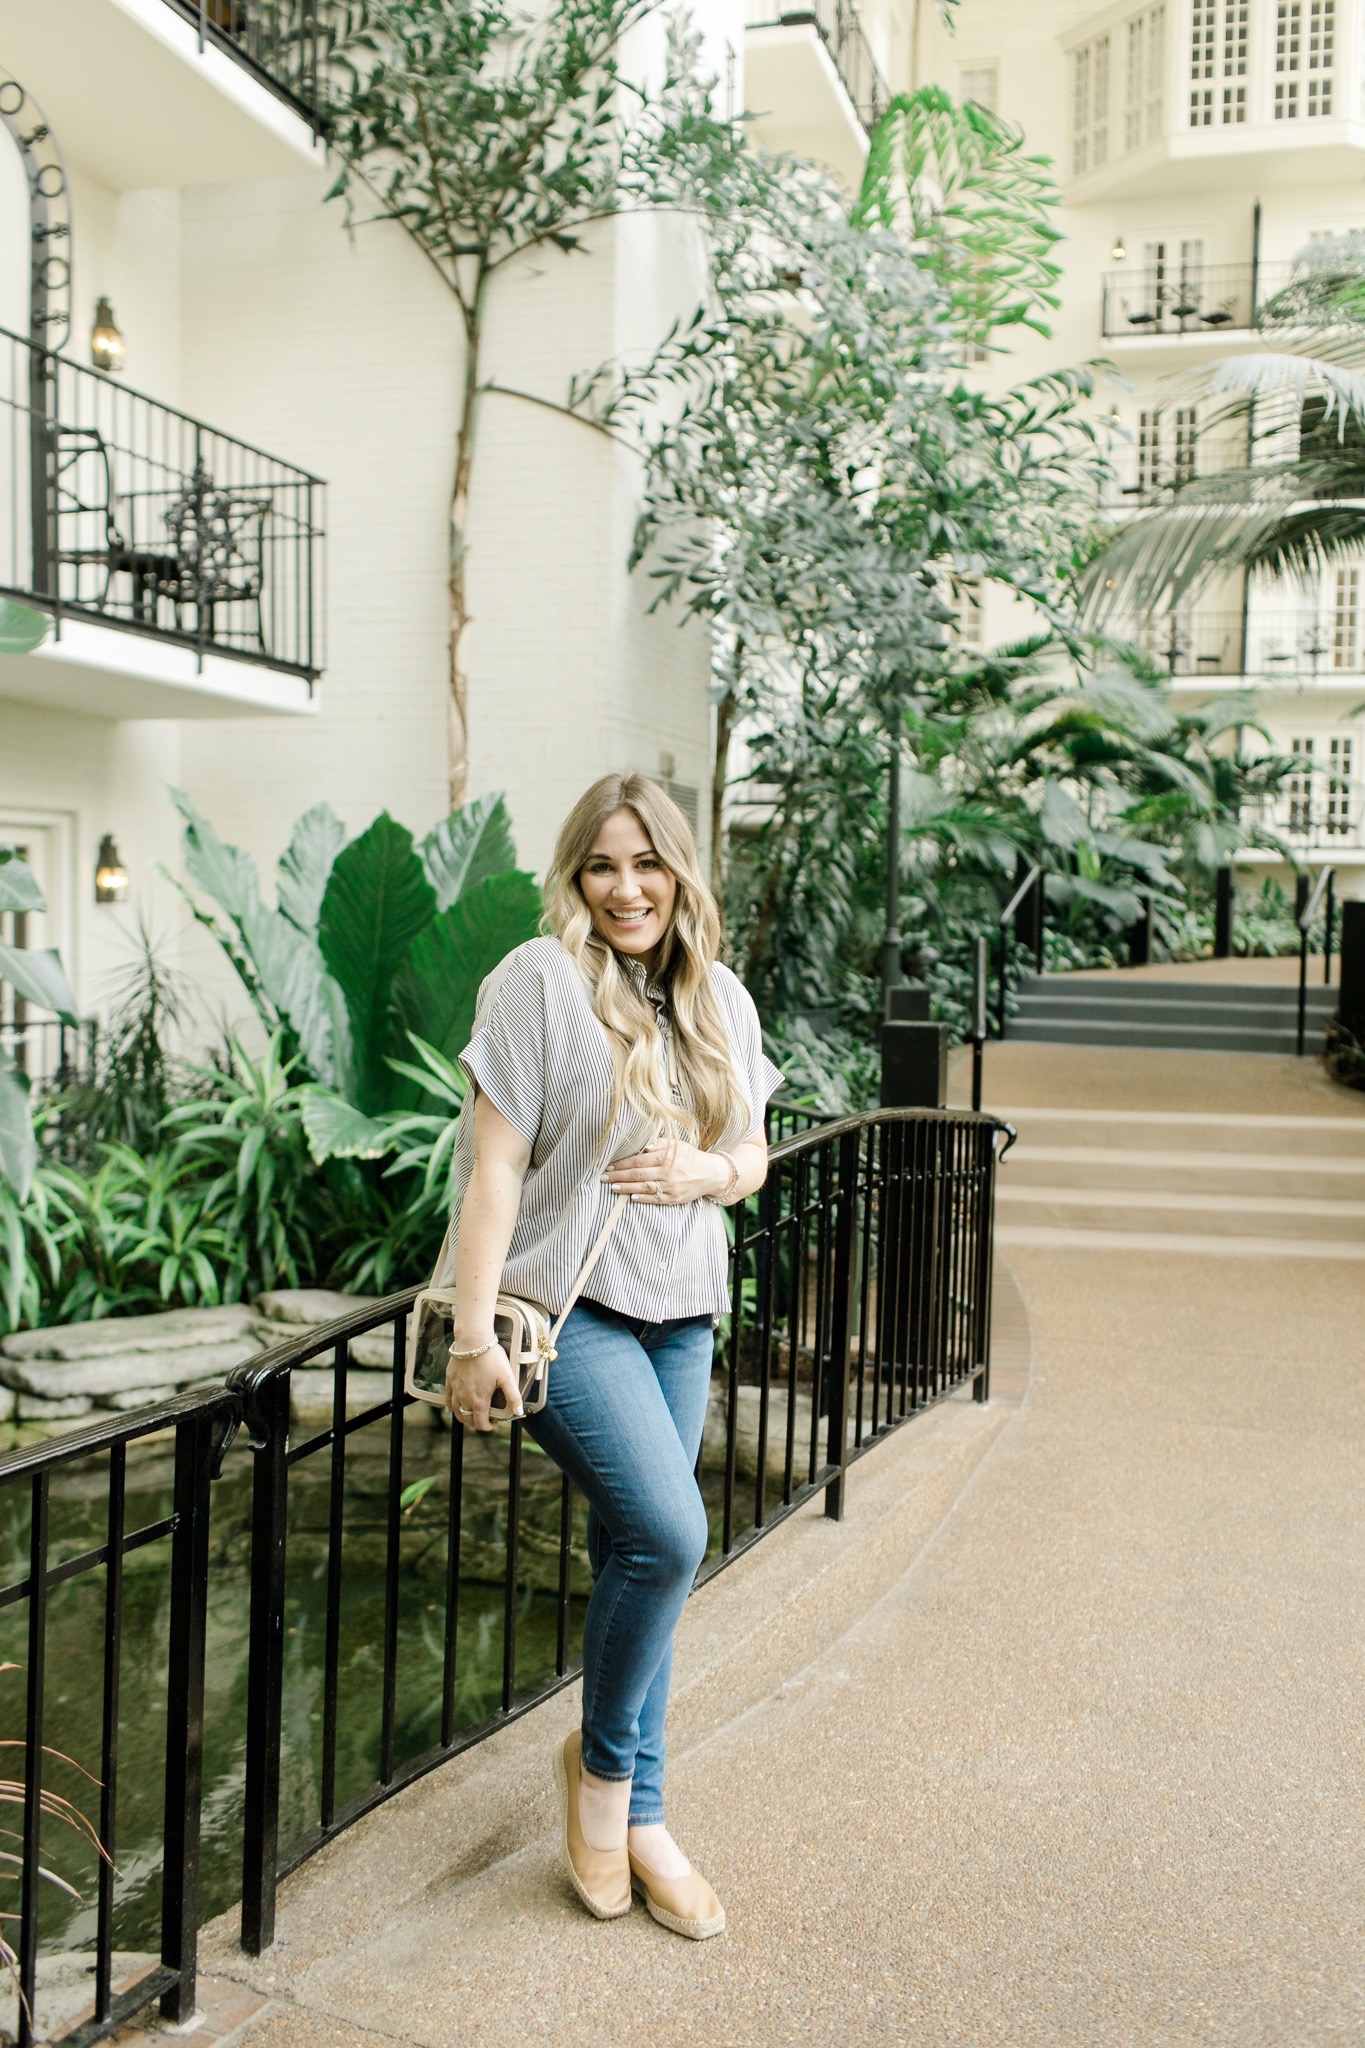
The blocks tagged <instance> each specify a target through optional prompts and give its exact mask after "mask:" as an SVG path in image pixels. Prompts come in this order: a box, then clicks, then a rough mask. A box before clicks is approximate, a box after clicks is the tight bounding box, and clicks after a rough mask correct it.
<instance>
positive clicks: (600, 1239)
mask: <svg viewBox="0 0 1365 2048" xmlns="http://www.w3.org/2000/svg"><path fill="white" fill-rule="evenodd" d="M629 1201H630V1196H629V1195H618V1196H617V1197H616V1200H615V1201H614V1202H613V1203H612V1207H611V1214H610V1216H608V1218H607V1220H606V1222H605V1223H604V1224H603V1225H602V1228H601V1229H600V1230H599V1231H598V1233H597V1237H596V1239H595V1240H594V1243H593V1246H592V1249H591V1251H590V1252H589V1253H588V1256H587V1258H586V1259H584V1261H583V1263H582V1265H581V1266H580V1267H579V1269H578V1278H577V1279H576V1280H575V1281H574V1284H573V1286H572V1287H571V1288H570V1289H569V1298H568V1300H567V1301H566V1302H565V1304H564V1306H563V1308H562V1309H561V1310H560V1311H559V1314H558V1315H557V1316H556V1317H555V1321H554V1326H553V1328H552V1329H551V1331H550V1342H551V1344H554V1343H556V1342H557V1341H558V1337H559V1333H560V1331H561V1330H562V1329H563V1327H564V1325H565V1323H567V1321H568V1320H569V1311H570V1309H572V1308H573V1307H574V1306H575V1304H576V1303H577V1301H578V1297H579V1295H580V1294H581V1293H582V1292H583V1289H584V1288H585V1287H586V1286H587V1284H588V1280H589V1278H590V1276H591V1274H592V1269H593V1267H594V1266H595V1265H596V1264H597V1261H598V1260H599V1259H600V1258H601V1256H602V1254H603V1252H604V1251H605V1250H606V1248H607V1241H608V1239H609V1238H610V1236H611V1234H612V1232H613V1230H615V1228H616V1226H617V1224H618V1223H619V1222H620V1221H621V1218H622V1216H623V1215H624V1214H625V1211H626V1207H627V1205H628V1203H629Z"/></svg>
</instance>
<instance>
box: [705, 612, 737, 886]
mask: <svg viewBox="0 0 1365 2048" xmlns="http://www.w3.org/2000/svg"><path fill="white" fill-rule="evenodd" d="M742 660H743V642H742V641H741V642H737V643H736V646H735V656H734V661H733V662H732V664H731V669H730V677H731V680H730V685H729V688H728V689H726V690H725V692H724V693H723V695H722V696H721V699H720V702H719V703H718V704H717V706H716V758H715V761H714V763H713V765H712V768H711V892H712V894H713V895H714V897H715V899H716V901H717V903H719V904H720V906H721V917H722V920H723V919H724V916H725V790H726V786H727V784H728V781H729V776H730V741H731V739H732V738H733V736H734V730H735V705H736V703H737V701H738V698H739V688H738V684H739V671H740V664H741V662H742Z"/></svg>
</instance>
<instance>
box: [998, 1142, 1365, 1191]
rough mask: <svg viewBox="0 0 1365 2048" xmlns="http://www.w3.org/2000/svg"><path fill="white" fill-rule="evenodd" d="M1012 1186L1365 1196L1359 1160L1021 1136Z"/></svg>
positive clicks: (1364, 1164)
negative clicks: (1076, 1142) (1072, 1142)
mask: <svg viewBox="0 0 1365 2048" xmlns="http://www.w3.org/2000/svg"><path fill="white" fill-rule="evenodd" d="M1006 1173H1007V1175H1008V1179H1009V1184H1010V1186H1011V1187H1017V1186H1021V1185H1022V1186H1028V1187H1051V1188H1059V1189H1065V1188H1111V1189H1116V1188H1126V1189H1142V1190H1147V1191H1150V1190H1157V1191H1159V1190H1162V1189H1165V1190H1169V1191H1170V1192H1172V1193H1175V1194H1185V1195H1195V1194H1198V1195H1267V1196H1279V1195H1293V1196H1306V1197H1309V1198H1310V1199H1318V1200H1327V1201H1347V1202H1350V1201H1357V1202H1358V1201H1365V1148H1363V1149H1362V1151H1361V1155H1360V1157H1359V1158H1358V1159H1336V1158H1331V1157H1327V1158H1320V1159H1314V1158H1307V1159H1305V1158H1303V1157H1302V1156H1301V1155H1299V1154H1298V1153H1294V1152H1239V1153H1232V1154H1229V1153H1226V1152H1216V1153H1214V1154H1212V1155H1210V1154H1209V1153H1206V1152H1194V1151H1185V1150H1175V1149H1172V1148H1169V1147H1157V1146H1148V1147H1141V1146H1138V1147H1132V1148H1128V1149H1125V1148H1123V1147H1121V1146H1117V1145H1106V1146H1102V1147H1101V1146H1095V1145H1037V1144H1034V1143H1033V1142H1032V1141H1031V1139H1029V1140H1024V1139H1021V1140H1020V1142H1019V1144H1018V1145H1017V1146H1016V1147H1015V1148H1014V1150H1013V1151H1012V1152H1011V1153H1010V1156H1009V1159H1008V1161H1007V1162H1006Z"/></svg>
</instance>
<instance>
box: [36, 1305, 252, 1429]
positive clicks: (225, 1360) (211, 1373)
mask: <svg viewBox="0 0 1365 2048" xmlns="http://www.w3.org/2000/svg"><path fill="white" fill-rule="evenodd" d="M153 1320H159V1318H153ZM96 1327H98V1326H96ZM31 1334H34V1335H46V1334H47V1332H46V1331H43V1332H33V1333H31ZM7 1341H9V1342H13V1339H9V1340H7ZM261 1348H262V1347H261V1340H260V1338H259V1337H257V1336H254V1335H250V1334H248V1335H245V1336H243V1337H240V1338H238V1339H237V1340H236V1341H235V1342H234V1343H231V1344H196V1345H194V1346H192V1347H190V1348H189V1349H187V1350H183V1351H171V1350H165V1351H161V1350H157V1351H151V1352H139V1351H119V1352H116V1353H115V1354H114V1355H113V1356H112V1357H107V1358H100V1357H92V1356H87V1357H83V1358H76V1359H72V1360H70V1361H69V1362H65V1363H60V1362H58V1361H57V1360H53V1359H43V1358H39V1359H35V1360H33V1362H32V1363H29V1362H28V1361H21V1360H19V1359H16V1358H11V1357H9V1356H7V1355H6V1354H4V1353H3V1352H0V1384H3V1385H4V1386H7V1387H17V1388H18V1390H19V1392H20V1393H21V1394H33V1395H37V1396H39V1397H40V1398H41V1399H43V1400H45V1401H48V1402H51V1401H65V1400H71V1399H75V1398H77V1397H80V1396H87V1397H89V1398H90V1399H92V1400H95V1401H98V1402H99V1403H100V1404H101V1405H102V1406H107V1405H109V1404H110V1403H111V1402H112V1401H113V1398H114V1396H116V1395H123V1394H131V1393H132V1392H134V1390H136V1389H139V1388H146V1389H150V1391H148V1392H146V1393H144V1394H141V1395H139V1399H143V1400H148V1401H153V1400H159V1399H161V1398H162V1396H163V1394H165V1393H174V1392H175V1391H176V1389H177V1388H178V1387H183V1386H190V1385H193V1384H194V1383H195V1382H197V1381H199V1380H213V1379H223V1378H225V1377H226V1375H227V1374H228V1373H230V1372H231V1370H232V1368H233V1366H234V1365H242V1364H244V1363H245V1361H246V1360H247V1359H248V1358H256V1357H259V1355H260V1352H261ZM118 1405H119V1406H120V1407H126V1406H132V1407H136V1406H137V1402H136V1401H133V1402H131V1403H130V1402H123V1401H120V1402H119V1404H118Z"/></svg>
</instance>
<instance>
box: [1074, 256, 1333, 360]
mask: <svg viewBox="0 0 1365 2048" xmlns="http://www.w3.org/2000/svg"><path fill="white" fill-rule="evenodd" d="M1294 274H1295V273H1294V266H1293V265H1292V264H1290V263H1261V264H1256V263H1203V262H1199V261H1196V260H1192V259H1191V260H1187V261H1186V262H1184V263H1183V264H1182V263H1181V262H1180V260H1179V259H1178V258H1176V259H1174V260H1172V261H1171V262H1169V263H1165V264H1149V265H1147V266H1146V267H1145V268H1141V267H1139V268H1134V269H1131V270H1130V269H1123V270H1111V271H1108V272H1107V273H1106V275H1105V278H1104V287H1103V291H1104V296H1103V303H1102V307H1101V315H1100V327H1101V330H1102V332H1103V334H1104V336H1105V338H1106V340H1111V341H1112V340H1117V339H1118V338H1119V336H1121V335H1126V336H1129V337H1130V338H1132V339H1134V340H1142V339H1144V338H1145V337H1148V336H1151V335H1174V334H1202V335H1206V336H1207V335H1212V336H1214V337H1215V338H1216V337H1217V336H1219V335H1223V334H1233V333H1237V332H1239V331H1245V330H1247V329H1249V328H1253V327H1259V326H1262V325H1267V324H1270V325H1276V326H1278V325H1282V324H1286V323H1289V324H1292V322H1293V319H1294V302H1293V297H1292V292H1291V290H1290V287H1291V283H1292V280H1293V277H1294Z"/></svg>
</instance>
